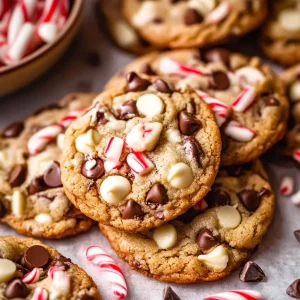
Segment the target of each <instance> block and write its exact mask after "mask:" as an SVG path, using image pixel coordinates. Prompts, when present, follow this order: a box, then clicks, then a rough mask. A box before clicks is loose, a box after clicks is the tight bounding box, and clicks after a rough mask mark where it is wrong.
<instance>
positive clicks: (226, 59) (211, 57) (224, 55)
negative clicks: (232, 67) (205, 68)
mask: <svg viewBox="0 0 300 300" xmlns="http://www.w3.org/2000/svg"><path fill="white" fill-rule="evenodd" d="M204 59H205V61H207V62H221V63H223V64H224V65H226V66H229V64H230V53H229V51H228V50H226V49H222V48H216V49H213V50H209V51H206V52H205V53H204Z"/></svg>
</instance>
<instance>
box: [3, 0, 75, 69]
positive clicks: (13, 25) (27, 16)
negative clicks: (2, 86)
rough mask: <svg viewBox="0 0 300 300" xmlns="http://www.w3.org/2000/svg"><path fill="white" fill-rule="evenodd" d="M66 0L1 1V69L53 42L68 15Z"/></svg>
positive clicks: (67, 2) (67, 0) (67, 1)
mask: <svg viewBox="0 0 300 300" xmlns="http://www.w3.org/2000/svg"><path fill="white" fill-rule="evenodd" d="M69 5H70V3H69V0H0V67H1V66H4V65H10V64H15V63H18V62H19V61H20V60H21V59H22V58H23V57H24V56H26V55H28V54H30V53H32V52H33V51H35V50H36V49H37V48H38V47H40V46H41V45H43V44H44V43H49V42H51V41H53V40H54V39H55V37H56V36H57V34H58V32H59V30H60V29H61V28H62V27H63V25H64V24H65V22H66V20H67V18H68V14H69Z"/></svg>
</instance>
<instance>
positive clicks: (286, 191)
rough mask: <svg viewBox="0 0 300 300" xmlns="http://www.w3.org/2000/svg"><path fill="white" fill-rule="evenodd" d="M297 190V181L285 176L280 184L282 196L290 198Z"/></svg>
mask: <svg viewBox="0 0 300 300" xmlns="http://www.w3.org/2000/svg"><path fill="white" fill-rule="evenodd" d="M294 188H295V179H294V177H292V176H284V177H283V178H282V179H281V182H280V194H281V195H283V196H289V195H291V194H292V193H293V191H294Z"/></svg>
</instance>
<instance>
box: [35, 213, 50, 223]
mask: <svg viewBox="0 0 300 300" xmlns="http://www.w3.org/2000/svg"><path fill="white" fill-rule="evenodd" d="M34 220H35V221H36V222H38V223H40V224H50V223H52V217H51V216H50V215H49V214H45V213H41V214H38V215H36V216H35V217H34Z"/></svg>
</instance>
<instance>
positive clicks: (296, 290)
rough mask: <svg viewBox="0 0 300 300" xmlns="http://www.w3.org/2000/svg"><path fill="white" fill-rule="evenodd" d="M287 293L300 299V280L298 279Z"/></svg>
mask: <svg viewBox="0 0 300 300" xmlns="http://www.w3.org/2000/svg"><path fill="white" fill-rule="evenodd" d="M286 293H287V294H288V295H289V296H291V297H293V298H298V299H300V279H296V280H295V281H294V282H293V283H292V284H291V285H290V286H289V287H288V288H287V290H286Z"/></svg>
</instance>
